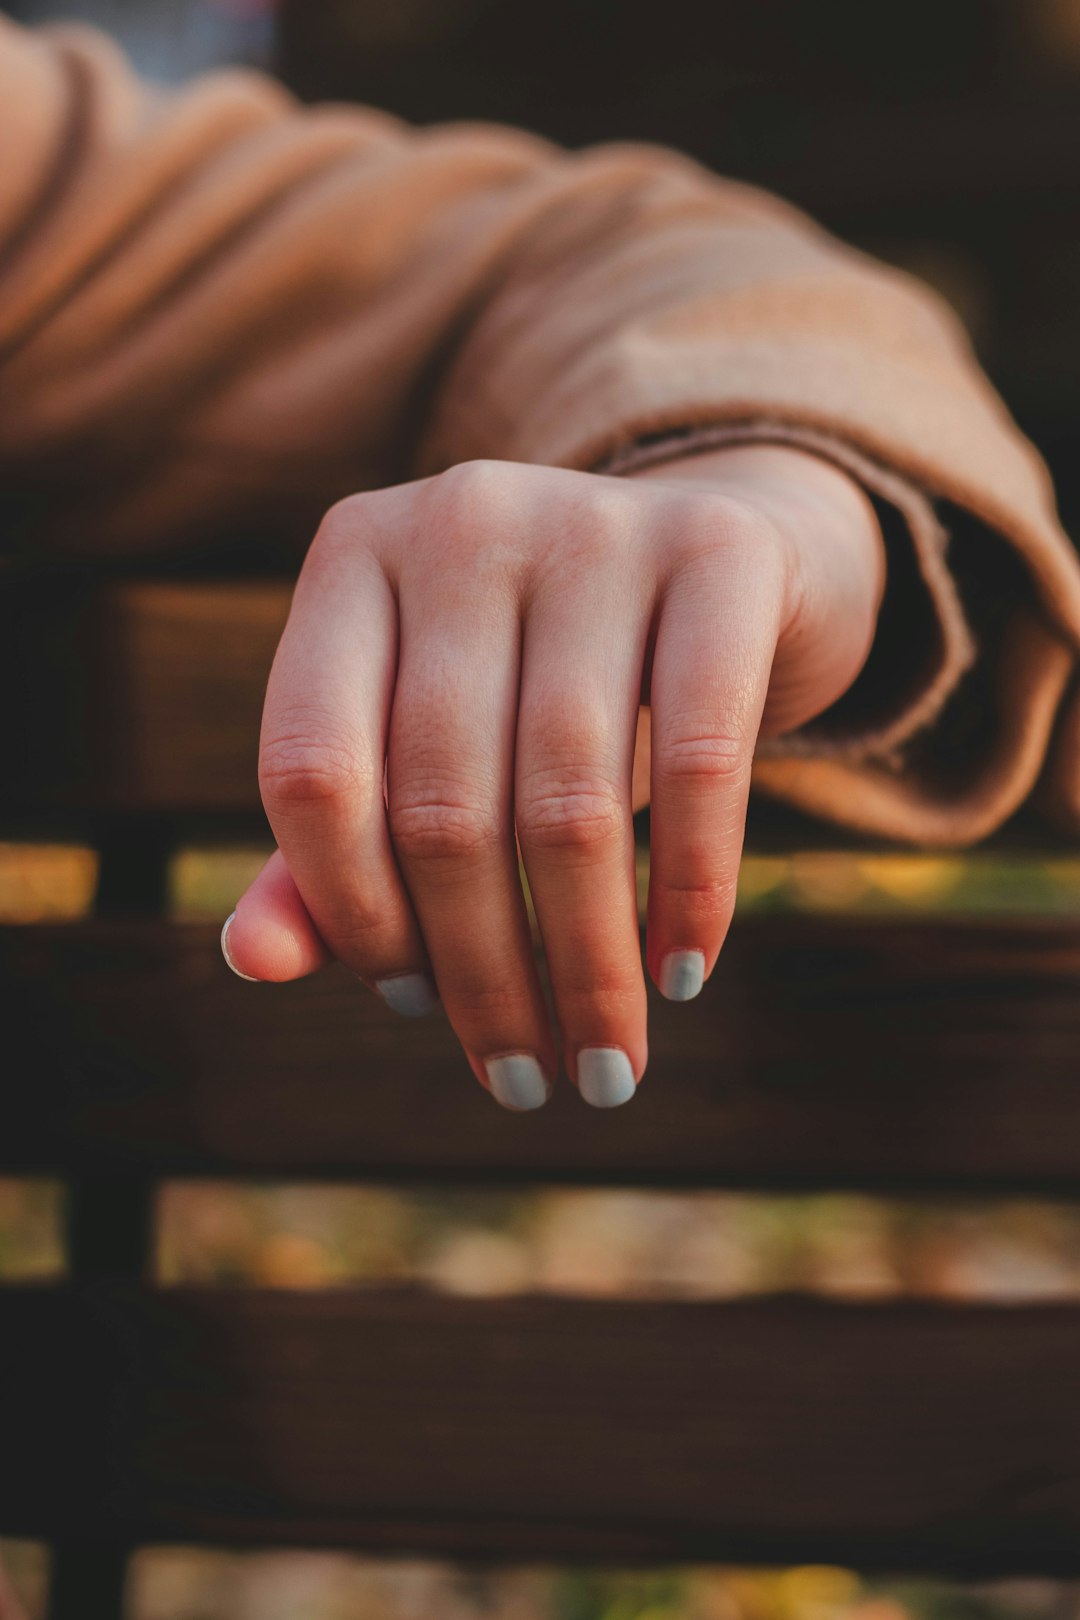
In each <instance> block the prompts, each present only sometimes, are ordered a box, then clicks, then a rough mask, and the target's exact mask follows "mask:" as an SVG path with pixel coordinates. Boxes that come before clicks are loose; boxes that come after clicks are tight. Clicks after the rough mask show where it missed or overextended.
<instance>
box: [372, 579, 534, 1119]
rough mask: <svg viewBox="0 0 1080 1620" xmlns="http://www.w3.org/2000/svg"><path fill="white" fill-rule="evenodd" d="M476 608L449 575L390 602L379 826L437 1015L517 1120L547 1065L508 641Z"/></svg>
mask: <svg viewBox="0 0 1080 1620" xmlns="http://www.w3.org/2000/svg"><path fill="white" fill-rule="evenodd" d="M482 598H483V591H482V588H481V587H479V586H477V585H476V582H475V581H472V580H469V579H466V578H465V577H464V576H463V575H461V574H460V573H459V574H457V575H456V576H455V574H454V572H453V571H452V570H448V571H447V573H446V574H445V575H444V576H443V577H442V578H441V579H440V581H439V584H438V588H436V589H432V590H430V591H427V592H423V593H415V592H403V594H402V603H403V605H402V623H401V637H402V640H401V656H400V668H399V672H398V680H397V687H396V690H395V695H394V708H393V716H392V719H391V727H390V751H389V760H388V770H387V784H388V791H389V812H390V828H391V834H392V837H393V842H394V848H395V851H396V854H397V858H398V861H399V863H400V866H401V870H402V872H403V874H404V877H405V881H406V884H407V886H408V890H409V894H410V896H411V898H412V902H413V905H414V907H415V909H416V914H417V916H418V918H419V921H420V926H421V928H422V930H423V934H424V938H425V940H426V942H427V947H428V951H429V953H430V956H431V960H432V963H433V964H434V968H435V974H436V977H437V979H438V983H439V991H440V994H441V996H442V1000H443V1004H444V1006H445V1008H446V1013H447V1016H448V1018H449V1019H450V1022H451V1024H452V1025H453V1027H454V1030H455V1031H456V1033H457V1035H458V1038H459V1039H460V1041H461V1043H462V1045H463V1046H464V1048H465V1051H466V1054H467V1056H468V1057H469V1059H470V1062H471V1063H472V1066H473V1070H474V1072H475V1073H476V1075H477V1078H478V1079H480V1081H481V1083H482V1084H484V1085H486V1086H487V1088H488V1089H489V1090H490V1091H491V1092H492V1094H493V1096H495V1098H496V1099H497V1100H498V1101H499V1102H501V1103H502V1104H503V1105H504V1106H505V1107H508V1108H513V1109H518V1110H525V1109H532V1108H538V1107H540V1106H541V1104H543V1103H544V1102H546V1101H547V1098H548V1095H549V1093H550V1090H551V1085H552V1082H553V1080H554V1077H555V1068H556V1063H555V1050H554V1042H553V1039H552V1033H551V1025H550V1020H549V1018H548V1015H547V1011H546V1008H545V1006H544V1001H543V996H542V993H541V990H540V983H539V979H538V976H537V973H536V964H535V958H534V953H533V948H532V940H531V937H530V933H529V926H528V916H527V913H526V910H525V902H524V896H523V894H522V891H521V883H520V878H519V872H518V863H517V854H516V848H515V843H514V832H513V815H512V804H511V790H512V767H513V754H514V729H515V716H516V710H517V694H518V667H519V660H520V650H519V649H520V630H519V623H518V609H517V604H516V602H515V601H514V600H512V599H511V598H510V597H509V595H507V594H501V593H499V592H496V593H495V599H494V600H488V599H482ZM478 613H480V614H482V615H483V618H484V640H483V645H482V648H481V647H478V644H477V635H476V622H477V615H478Z"/></svg>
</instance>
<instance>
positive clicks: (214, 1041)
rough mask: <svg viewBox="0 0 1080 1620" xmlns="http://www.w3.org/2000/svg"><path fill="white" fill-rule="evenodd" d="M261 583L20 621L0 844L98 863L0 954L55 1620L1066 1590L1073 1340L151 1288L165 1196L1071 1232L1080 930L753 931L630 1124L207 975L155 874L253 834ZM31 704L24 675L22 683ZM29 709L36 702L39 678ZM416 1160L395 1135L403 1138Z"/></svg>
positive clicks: (442, 1036)
mask: <svg viewBox="0 0 1080 1620" xmlns="http://www.w3.org/2000/svg"><path fill="white" fill-rule="evenodd" d="M286 601H287V587H285V586H284V585H282V584H281V583H278V582H263V581H255V582H252V581H246V582H245V581H234V582H231V583H230V582H226V581H220V580H219V581H212V582H206V583H204V584H199V583H193V582H191V581H176V580H173V581H166V580H156V581H142V582H137V581H113V582H112V583H108V584H102V583H101V582H96V583H95V582H90V581H81V582H80V581H70V582H69V583H68V585H67V586H65V588H64V593H63V599H62V600H58V594H57V587H56V585H55V582H44V583H43V584H42V586H41V587H40V588H39V587H38V586H32V585H31V584H29V583H25V584H24V585H23V587H22V588H20V589H19V590H18V591H13V592H12V593H11V595H10V597H9V600H8V605H7V608H6V609H5V621H6V622H5V624H4V625H3V626H2V627H0V628H2V629H3V635H2V637H0V644H2V647H3V652H2V654H0V660H2V662H3V664H4V665H5V666H6V667H4V668H3V670H2V672H0V674H2V677H3V678H4V680H5V687H4V689H5V690H6V691H8V692H12V691H14V692H18V693H21V694H22V695H23V698H24V704H25V706H24V705H23V704H19V705H16V712H15V714H14V718H13V721H12V730H11V733H10V739H9V741H10V747H11V749H12V751H13V755H14V758H13V763H12V767H11V770H10V774H9V776H8V778H7V781H6V783H5V785H4V788H3V802H2V805H0V834H3V835H12V834H15V835H26V834H27V833H32V834H33V835H34V836H37V837H41V836H42V834H43V830H48V831H49V832H50V833H54V834H57V833H63V834H65V835H78V836H80V837H82V838H85V839H89V840H91V841H93V842H95V843H96V844H97V846H98V847H99V848H100V850H101V852H102V869H101V882H100V886H99V894H98V903H97V907H96V913H95V915H94V917H93V918H92V919H90V920H87V921H84V922H79V923H72V924H64V925H55V926H26V927H11V928H8V929H6V930H4V931H2V932H0V1028H2V1030H3V1032H4V1044H5V1053H6V1054H7V1056H6V1062H5V1082H6V1083H5V1087H4V1110H3V1116H2V1118H3V1126H2V1129H0V1174H37V1173H47V1174H49V1175H60V1176H62V1177H63V1178H64V1179H65V1181H66V1182H67V1183H68V1186H69V1189H70V1204H69V1215H68V1242H69V1259H70V1276H69V1278H68V1280H67V1281H66V1282H65V1284H64V1285H63V1286H60V1287H56V1288H46V1287H40V1286H35V1287H29V1286H11V1287H5V1288H2V1289H0V1347H2V1352H0V1361H2V1369H3V1376H2V1378H0V1533H2V1534H7V1535H14V1536H25V1537H32V1538H40V1539H43V1540H46V1541H48V1542H50V1543H51V1544H52V1546H53V1547H54V1548H55V1579H54V1592H53V1603H52V1614H53V1616H54V1620H71V1617H73V1616H76V1615H78V1616H84V1617H85V1616H87V1615H89V1614H93V1615H94V1616H95V1617H97V1616H101V1617H102V1620H107V1617H109V1616H113V1615H119V1612H120V1603H121V1595H120V1594H121V1588H122V1583H123V1575H124V1565H125V1559H126V1557H127V1555H128V1553H129V1551H130V1549H132V1548H133V1547H135V1546H137V1545H139V1544H141V1543H146V1542H151V1541H153V1542H160V1541H170V1540H177V1541H184V1542H205V1543H221V1544H228V1545H258V1544H274V1543H279V1544H283V1545H292V1546H300V1545H307V1546H316V1545H329V1546H347V1547H356V1548H366V1549H372V1550H381V1551H386V1552H395V1553H422V1554H436V1553H437V1554H444V1555H447V1556H451V1557H461V1558H466V1557H469V1558H471V1557H484V1558H496V1559H504V1558H507V1559H508V1558H513V1559H518V1558H528V1559H535V1558H545V1559H588V1560H594V1559H595V1560H603V1561H609V1562H610V1561H620V1560H621V1561H627V1562H631V1561H639V1560H641V1561H655V1560H672V1561H683V1560H725V1561H727V1560H751V1561H753V1560H760V1561H765V1562H768V1563H783V1562H787V1561H792V1560H806V1559H810V1560H814V1561H822V1560H827V1561H838V1562H842V1563H846V1564H854V1565H857V1566H860V1567H863V1568H867V1569H874V1568H887V1569H890V1570H934V1571H940V1572H949V1573H958V1574H973V1575H974V1574H979V1575H985V1574H997V1573H1000V1574H1004V1573H1010V1572H1040V1573H1044V1574H1046V1573H1059V1574H1073V1575H1075V1574H1077V1573H1080V1379H1078V1377H1077V1369H1078V1367H1080V1309H1078V1308H1076V1307H1074V1306H1071V1305H1057V1306H1047V1305H1040V1306H1030V1307H1023V1308H1019V1307H1004V1306H1002V1307H991V1306H987V1305H969V1306H965V1305H960V1304H950V1305H945V1304H940V1303H938V1304H931V1303H919V1302H893V1303H880V1304H849V1303H838V1302H832V1301H824V1300H821V1299H811V1298H795V1297H790V1298H767V1299H761V1298H755V1299H746V1300H739V1301H734V1302H702V1301H696V1302H695V1301H686V1302H664V1303H659V1302H655V1303H648V1302H642V1301H631V1300H602V1301H600V1300H583V1299H573V1300H571V1299H559V1298H553V1297H527V1298H508V1299H499V1300H491V1299H483V1300H481V1299H473V1300H470V1299H463V1298H454V1297H448V1296H441V1295H433V1294H427V1293H424V1292H422V1291H420V1290H416V1289H408V1288H387V1289H376V1290H365V1291H363V1292H346V1291H339V1292H304V1293H301V1294H291V1293H284V1292H272V1291H258V1290H246V1289H214V1290H199V1289H195V1288H187V1287H182V1288H170V1289H168V1290H163V1289H158V1288H155V1287H154V1285H153V1282H152V1280H151V1279H150V1277H149V1268H148V1257H149V1255H150V1253H151V1248H152V1230H151V1228H152V1208H153V1202H152V1198H153V1192H154V1188H155V1185H156V1184H157V1182H159V1181H160V1180H161V1179H162V1178H163V1177H167V1176H172V1175H184V1176H200V1175H214V1176H232V1177H255V1176H258V1177H269V1176H282V1177H292V1178H328V1179H329V1178H333V1179H335V1180H344V1179H348V1178H367V1177H370V1178H374V1179H377V1180H378V1181H379V1182H381V1183H407V1182H410V1181H421V1180H423V1181H439V1182H454V1181H460V1182H468V1183H475V1182H485V1183H489V1184H493V1185H494V1184H513V1185H514V1186H515V1187H521V1186H523V1185H525V1184H527V1183H529V1182H542V1183H550V1182H564V1183H578V1184H582V1185H601V1184H633V1185H643V1186H661V1185H662V1186H668V1187H682V1188H695V1187H699V1188H703V1187H709V1188H716V1187H745V1188H760V1189H781V1188H784V1189H791V1188H865V1189H872V1190H874V1191H880V1190H884V1189H888V1190H890V1191H896V1192H912V1191H920V1192H921V1191H928V1190H931V1189H932V1190H934V1191H935V1192H937V1191H963V1192H965V1193H987V1194H998V1193H1005V1192H1009V1193H1013V1192H1023V1193H1030V1194H1045V1195H1050V1194H1052V1195H1053V1196H1055V1197H1058V1196H1072V1195H1073V1194H1074V1193H1075V1192H1076V1188H1077V1176H1078V1174H1080V920H1078V921H1076V922H1073V921H1062V920H1049V919H1046V920H1030V921H1021V920H1009V921H1001V920H990V921H975V922H968V921H955V920H954V921H946V920H944V919H942V918H933V919H928V920H910V919H906V918H904V919H872V920H867V919H857V918H851V917H827V918H826V917H816V918H815V917H776V918H771V919H770V918H767V917H761V918H748V919H746V920H743V921H741V922H740V923H739V924H738V926H737V927H736V930H735V933H734V936H733V938H732V940H731V942H730V944H729V946H728V947H727V949H726V951H725V953H724V957H723V960H722V965H721V967H720V969H719V970H718V973H717V976H716V980H715V981H714V983H713V985H712V986H711V987H710V989H709V991H708V993H706V994H705V995H703V996H702V997H701V998H700V999H699V1000H698V1001H696V1002H694V1003H692V1004H690V1005H688V1006H685V1007H672V1006H669V1005H667V1004H665V1003H663V1002H661V1001H660V1000H659V999H657V1000H656V1002H655V1005H654V1007H653V1011H652V1053H653V1055H652V1061H651V1068H650V1075H649V1078H648V1082H647V1084H646V1085H645V1087H644V1088H643V1090H642V1093H641V1095H640V1097H639V1098H637V1099H636V1100H635V1102H634V1104H633V1106H632V1107H629V1108H626V1109H624V1110H620V1111H618V1112H617V1113H614V1114H605V1113H600V1112H596V1111H593V1110H589V1109H586V1108H583V1107H582V1106H581V1105H580V1103H579V1101H578V1099H577V1098H576V1097H575V1096H574V1095H573V1093H572V1091H571V1089H570V1088H569V1086H567V1085H565V1084H564V1085H563V1086H562V1087H561V1088H560V1090H559V1091H558V1093H557V1095H556V1097H555V1099H554V1101H553V1102H552V1104H551V1105H550V1106H549V1107H548V1108H547V1109H545V1110H544V1111H543V1112H542V1113H540V1114H538V1115H535V1116H530V1117H528V1118H522V1117H515V1116H510V1115H507V1114H504V1113H502V1112H501V1111H500V1110H498V1109H496V1108H494V1107H493V1106H492V1105H491V1103H490V1102H489V1101H488V1099H486V1098H485V1097H484V1096H483V1095H482V1093H481V1092H480V1090H479V1088H477V1087H475V1086H474V1085H472V1084H471V1083H470V1081H469V1077H468V1075H467V1072H466V1070H465V1066H464V1064H463V1062H462V1060H461V1058H460V1055H459V1054H458V1053H457V1052H456V1051H455V1046H454V1043H453V1040H452V1039H451V1037H450V1034H449V1032H448V1029H447V1027H446V1025H445V1024H444V1023H443V1022H442V1021H440V1020H439V1019H437V1018H436V1019H432V1020H429V1021H426V1022H424V1023H421V1024H410V1023H406V1022H401V1021H398V1020H395V1019H394V1018H393V1017H392V1016H391V1015H390V1014H388V1013H386V1012H385V1011H384V1010H383V1009H382V1008H381V1006H380V1005H379V1004H378V1003H377V1002H376V1001H375V999H374V998H372V997H370V996H367V995H364V994H362V993H360V992H358V990H357V988H356V986H355V983H353V982H352V981H351V980H350V979H349V976H348V975H347V974H345V973H344V972H342V971H338V970H330V971H328V972H326V973H324V974H322V975H320V976H318V977H317V978H314V979H312V980H310V981H307V982H305V983H301V984H297V985H292V986H288V987H279V988H260V987H255V986H251V985H245V984H242V983H240V982H239V981H237V980H235V979H234V978H232V977H231V976H230V975H229V974H228V972H227V971H226V970H225V969H224V967H223V965H222V963H221V960H220V957H219V953H218V945H217V931H216V928H211V927H208V926H195V925H186V926H185V925H181V924H175V923H169V922H167V921H165V920H163V910H164V894H165V883H164V867H165V861H166V859H167V856H168V852H169V850H170V849H171V848H173V847H175V846H176V845H177V844H178V843H181V842H183V841H185V840H190V839H192V838H205V837H207V836H210V835H212V836H213V837H215V838H218V839H226V838H250V837H251V836H252V832H253V830H255V831H256V832H257V831H258V830H259V829H260V827H261V823H260V820H259V811H258V806H257V802H256V798H255V789H254V781H255V776H254V745H255V737H256V734H257V722H258V711H259V704H260V697H261V687H262V682H263V679H264V677H265V670H266V667H267V664H268V661H269V658H270V655H271V652H272V649H273V645H274V642H275V638H276V634H277V631H278V629H279V627H280V624H281V622H282V618H283V615H284V611H285V606H286ZM39 670H40V671H42V675H41V678H40V680H39V679H38V678H37V674H36V672H37V671H39ZM31 672H35V673H34V676H33V678H31ZM418 1120H422V1121H423V1125H422V1128H418V1125H417V1121H418Z"/></svg>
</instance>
